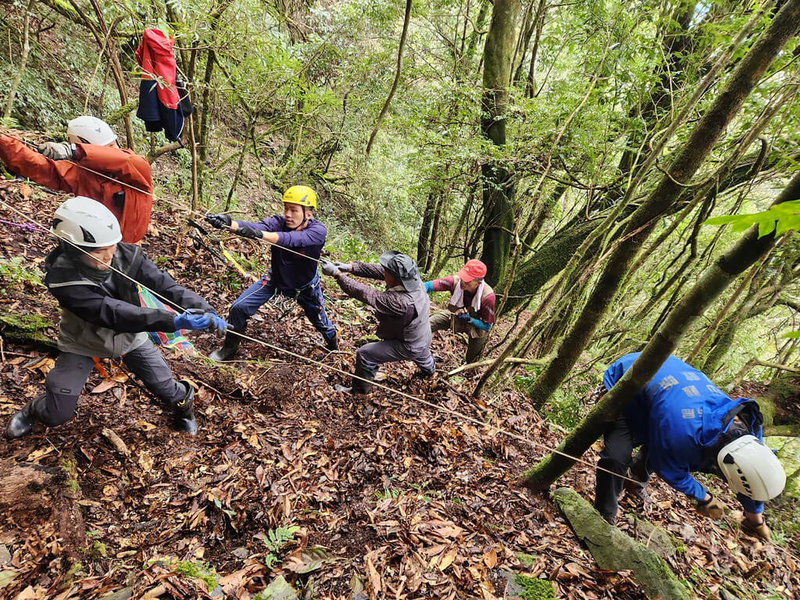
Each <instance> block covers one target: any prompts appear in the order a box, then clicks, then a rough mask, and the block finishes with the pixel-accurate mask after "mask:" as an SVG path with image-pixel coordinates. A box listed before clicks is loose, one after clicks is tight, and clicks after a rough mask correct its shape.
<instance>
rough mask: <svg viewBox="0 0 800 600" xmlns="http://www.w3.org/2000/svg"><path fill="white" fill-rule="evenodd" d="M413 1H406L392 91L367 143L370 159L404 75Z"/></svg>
mask: <svg viewBox="0 0 800 600" xmlns="http://www.w3.org/2000/svg"><path fill="white" fill-rule="evenodd" d="M412 4H413V2H412V0H406V12H405V15H404V16H403V32H402V33H401V34H400V46H399V47H398V48H397V65H396V66H395V70H394V81H392V89H390V90H389V95H388V96H387V97H386V102H384V103H383V108H381V112H380V114H379V115H378V120H377V121H375V127H374V128H373V129H372V133H370V134H369V141H368V142H367V151H366V155H367V158H369V153H370V151H371V150H372V144H373V143H374V142H375V136H376V135H378V130H379V129H380V127H381V123H382V122H383V119H384V117H386V113H387V112H389V105H390V104H391V103H392V98H394V94H395V92H396V91H397V85H398V84H399V83H400V75H401V74H402V73H403V51H404V50H405V47H406V37H408V24H409V23H410V22H411V5H412Z"/></svg>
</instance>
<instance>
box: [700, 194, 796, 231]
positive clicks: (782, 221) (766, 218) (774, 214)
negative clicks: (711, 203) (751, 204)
mask: <svg viewBox="0 0 800 600" xmlns="http://www.w3.org/2000/svg"><path fill="white" fill-rule="evenodd" d="M703 225H730V226H731V230H732V231H734V232H736V233H741V232H742V231H747V230H748V229H750V227H752V226H753V225H758V237H759V238H762V237H764V236H765V235H769V234H770V233H774V234H775V236H776V237H777V236H780V235H783V234H784V233H786V232H787V231H792V230H794V231H797V230H798V229H800V200H791V201H789V202H782V203H781V204H776V205H774V206H770V207H769V209H768V210H765V211H761V212H758V213H755V214H749V215H723V216H719V217H712V218H710V219H706V220H705V221H704V223H703Z"/></svg>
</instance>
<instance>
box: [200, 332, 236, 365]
mask: <svg viewBox="0 0 800 600" xmlns="http://www.w3.org/2000/svg"><path fill="white" fill-rule="evenodd" d="M231 331H233V330H231ZM238 333H241V332H238ZM241 341H242V338H240V337H239V336H238V335H236V333H231V332H228V333H226V334H225V343H224V344H222V348H220V349H219V350H214V352H212V353H211V354H209V355H208V357H209V358H210V359H211V360H216V361H217V362H221V361H223V360H228V359H230V358H231V357H233V356H235V355H236V353H237V352H238V351H239V344H240V343H241Z"/></svg>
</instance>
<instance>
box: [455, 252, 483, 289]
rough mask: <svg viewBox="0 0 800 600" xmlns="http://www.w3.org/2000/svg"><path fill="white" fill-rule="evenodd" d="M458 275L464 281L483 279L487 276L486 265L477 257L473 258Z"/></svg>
mask: <svg viewBox="0 0 800 600" xmlns="http://www.w3.org/2000/svg"><path fill="white" fill-rule="evenodd" d="M456 276H457V277H458V278H459V279H460V280H461V281H463V282H464V283H469V282H470V281H472V280H473V279H483V278H484V277H486V265H485V264H483V263H482V262H481V261H479V260H478V259H477V258H473V259H471V260H468V261H467V264H465V265H464V268H463V269H461V270H460V271H459V272H458V273H456Z"/></svg>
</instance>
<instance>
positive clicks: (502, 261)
mask: <svg viewBox="0 0 800 600" xmlns="http://www.w3.org/2000/svg"><path fill="white" fill-rule="evenodd" d="M520 8H521V6H520V0H495V2H494V8H493V9H492V22H491V24H490V25H489V33H488V35H487V36H486V44H485V46H484V49H483V98H482V100H481V132H482V133H483V135H484V136H485V137H486V138H487V139H488V140H489V141H490V142H491V143H492V144H494V145H495V146H504V145H505V143H506V118H507V117H506V109H507V106H508V82H509V80H510V76H511V66H512V65H511V61H512V59H513V57H514V47H515V44H516V40H517V33H516V30H517V20H518V17H519V12H520ZM481 178H482V182H483V213H484V234H483V255H482V256H481V259H482V260H483V262H484V263H486V267H487V269H488V273H487V275H486V281H487V282H488V283H489V285H492V286H494V285H496V284H497V282H498V281H501V280H502V279H503V278H504V275H505V271H506V269H507V268H508V263H509V259H510V257H511V236H512V231H513V229H514V206H513V203H512V198H513V195H514V178H513V176H512V174H511V173H510V172H509V170H508V169H507V168H506V166H505V165H504V164H503V163H501V162H500V161H496V160H492V159H487V161H486V162H485V163H484V164H483V165H482V166H481Z"/></svg>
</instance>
